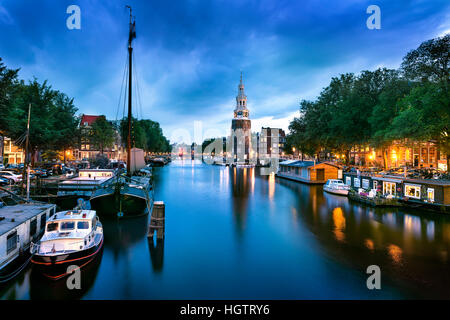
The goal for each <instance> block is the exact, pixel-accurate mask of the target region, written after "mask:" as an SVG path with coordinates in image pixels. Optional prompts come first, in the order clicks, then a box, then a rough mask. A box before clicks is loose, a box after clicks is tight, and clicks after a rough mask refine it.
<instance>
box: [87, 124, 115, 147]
mask: <svg viewBox="0 0 450 320" xmlns="http://www.w3.org/2000/svg"><path fill="white" fill-rule="evenodd" d="M115 139H116V132H115V130H114V127H113V125H112V124H111V122H109V121H108V120H106V118H105V116H101V117H99V118H97V120H95V121H94V123H92V130H91V136H90V137H89V141H90V142H91V143H92V144H93V145H94V146H95V148H97V149H99V150H100V154H103V151H104V150H105V148H111V147H112V146H113V145H114V141H115Z"/></svg>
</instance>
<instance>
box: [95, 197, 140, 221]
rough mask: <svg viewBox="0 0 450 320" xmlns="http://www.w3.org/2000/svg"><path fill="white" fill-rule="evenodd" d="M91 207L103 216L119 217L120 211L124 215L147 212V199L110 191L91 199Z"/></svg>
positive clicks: (137, 214)
mask: <svg viewBox="0 0 450 320" xmlns="http://www.w3.org/2000/svg"><path fill="white" fill-rule="evenodd" d="M90 203H91V208H92V209H93V210H95V211H97V213H98V214H99V215H101V216H111V217H117V214H118V213H119V212H122V213H123V216H124V217H129V216H140V215H143V214H147V213H148V210H147V201H146V199H144V198H141V197H136V196H133V195H129V194H117V193H114V192H112V193H108V194H104V195H101V196H98V197H93V198H91V199H90Z"/></svg>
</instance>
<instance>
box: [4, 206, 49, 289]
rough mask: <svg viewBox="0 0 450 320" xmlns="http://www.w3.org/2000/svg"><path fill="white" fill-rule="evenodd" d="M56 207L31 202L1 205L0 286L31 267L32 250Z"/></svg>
mask: <svg viewBox="0 0 450 320" xmlns="http://www.w3.org/2000/svg"><path fill="white" fill-rule="evenodd" d="M55 211H56V205H54V204H46V203H42V202H30V203H21V204H14V205H3V202H0V284H1V283H4V282H7V281H9V280H11V279H13V278H14V277H15V276H17V275H18V274H19V273H20V272H21V271H22V270H23V269H24V268H25V267H26V266H27V265H28V263H29V261H30V254H29V247H30V244H31V243H32V241H37V240H38V239H39V238H40V237H41V236H42V234H43V233H44V230H45V224H46V221H47V220H49V219H50V217H52V216H53V215H54V213H55Z"/></svg>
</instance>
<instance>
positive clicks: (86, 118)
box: [81, 114, 103, 126]
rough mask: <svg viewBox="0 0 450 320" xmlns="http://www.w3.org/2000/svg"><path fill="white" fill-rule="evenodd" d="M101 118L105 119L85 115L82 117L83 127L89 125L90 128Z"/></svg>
mask: <svg viewBox="0 0 450 320" xmlns="http://www.w3.org/2000/svg"><path fill="white" fill-rule="evenodd" d="M100 117H103V116H93V115H88V114H83V116H82V117H81V125H82V126H85V125H86V124H87V125H88V126H91V125H92V124H93V123H94V122H95V120H97V119H98V118H100Z"/></svg>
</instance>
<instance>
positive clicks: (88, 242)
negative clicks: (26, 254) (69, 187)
mask: <svg viewBox="0 0 450 320" xmlns="http://www.w3.org/2000/svg"><path fill="white" fill-rule="evenodd" d="M102 247H103V227H102V224H101V222H100V220H99V218H98V217H97V214H96V211H94V210H68V211H61V212H57V213H56V214H55V215H54V216H53V217H52V218H51V219H50V220H49V221H47V224H46V227H45V233H44V235H43V236H42V238H41V240H40V241H39V242H38V243H37V244H32V246H31V249H30V250H31V254H32V258H31V262H32V263H33V267H36V268H37V269H39V271H40V272H42V274H44V275H45V276H46V277H48V278H50V279H53V280H58V279H60V278H63V277H64V276H66V275H68V274H69V273H68V271H69V272H71V271H72V270H70V269H69V270H68V267H69V266H72V265H75V266H77V267H78V268H82V267H84V266H85V265H87V264H88V263H90V262H92V261H93V260H94V258H95V257H96V256H97V255H98V254H99V253H100V252H101V249H102Z"/></svg>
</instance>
